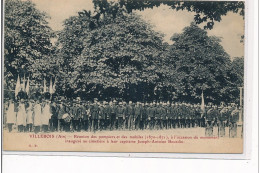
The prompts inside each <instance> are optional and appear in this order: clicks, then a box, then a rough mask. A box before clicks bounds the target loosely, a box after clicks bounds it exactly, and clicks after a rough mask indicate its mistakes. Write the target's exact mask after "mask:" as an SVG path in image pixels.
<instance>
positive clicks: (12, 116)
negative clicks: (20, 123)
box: [6, 99, 16, 132]
mask: <svg viewBox="0 0 260 173" xmlns="http://www.w3.org/2000/svg"><path fill="white" fill-rule="evenodd" d="M6 123H7V127H8V131H9V132H11V131H12V130H13V125H14V124H15V123H16V112H15V110H14V101H13V100H12V99H11V100H10V101H9V107H8V110H7V112H6Z"/></svg>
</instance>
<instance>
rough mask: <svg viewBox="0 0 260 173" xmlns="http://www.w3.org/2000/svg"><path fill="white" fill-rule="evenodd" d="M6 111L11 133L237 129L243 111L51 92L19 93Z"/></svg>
mask: <svg viewBox="0 0 260 173" xmlns="http://www.w3.org/2000/svg"><path fill="white" fill-rule="evenodd" d="M5 106H6V109H5V111H4V115H5V119H4V120H5V125H6V127H7V129H8V131H9V132H11V131H12V130H13V129H14V127H15V128H17V130H18V132H35V133H38V132H41V131H42V132H55V131H59V132H60V131H65V132H69V131H78V132H79V131H93V132H96V131H98V130H99V131H102V130H144V129H150V130H160V129H171V128H194V127H205V128H207V127H213V126H218V127H222V128H225V127H229V126H236V123H237V122H238V121H239V120H240V117H239V112H240V108H239V107H238V106H237V105H236V104H228V105H225V104H221V105H219V106H217V105H213V104H211V103H208V104H207V105H205V107H204V106H203V105H201V104H189V103H179V102H156V101H154V102H151V103H147V102H135V103H134V102H131V101H129V102H125V101H119V100H113V101H109V102H108V101H99V100H97V99H94V100H93V101H85V100H82V99H80V97H77V98H75V99H74V100H68V99H67V100H66V99H64V100H63V99H62V98H61V97H57V96H54V95H51V94H50V93H48V92H47V93H44V94H40V93H36V94H35V95H34V96H32V97H27V96H26V94H19V95H18V97H17V98H16V99H9V100H8V101H7V102H6V104H5Z"/></svg>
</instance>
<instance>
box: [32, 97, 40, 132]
mask: <svg viewBox="0 0 260 173" xmlns="http://www.w3.org/2000/svg"><path fill="white" fill-rule="evenodd" d="M33 114H34V119H33V120H34V121H33V125H34V132H35V133H38V132H40V129H41V125H42V121H41V116H42V107H41V105H40V100H36V103H35V105H34V109H33Z"/></svg>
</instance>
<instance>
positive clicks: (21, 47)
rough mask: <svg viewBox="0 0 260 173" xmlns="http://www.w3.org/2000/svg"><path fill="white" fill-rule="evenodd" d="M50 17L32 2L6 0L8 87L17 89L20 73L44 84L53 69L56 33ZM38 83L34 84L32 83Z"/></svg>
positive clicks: (5, 42)
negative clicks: (53, 43)
mask: <svg viewBox="0 0 260 173" xmlns="http://www.w3.org/2000/svg"><path fill="white" fill-rule="evenodd" d="M47 18H48V17H47V15H46V14H45V13H43V12H40V11H39V10H37V9H36V8H35V5H34V4H32V3H31V2H29V1H20V0H6V1H5V20H4V75H5V80H4V84H5V85H4V86H5V90H6V93H7V92H8V91H11V90H14V88H15V86H14V84H15V83H16V79H17V77H18V74H20V77H24V76H26V78H27V77H28V76H30V77H31V78H33V79H34V80H36V81H38V82H39V81H42V78H43V77H44V76H48V74H49V72H50V70H49V69H53V68H52V67H53V63H52V62H53V61H54V60H53V59H52V53H54V51H53V50H54V48H53V46H52V44H51V38H53V37H54V33H53V31H52V30H51V28H50V27H49V26H48V23H47V21H46V19H47ZM32 82H33V83H34V81H32Z"/></svg>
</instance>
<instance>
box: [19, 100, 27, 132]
mask: <svg viewBox="0 0 260 173" xmlns="http://www.w3.org/2000/svg"><path fill="white" fill-rule="evenodd" d="M17 126H18V131H19V132H23V131H24V130H25V126H26V111H25V104H24V99H23V98H22V99H21V100H20V103H19V107H18V112H17Z"/></svg>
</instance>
